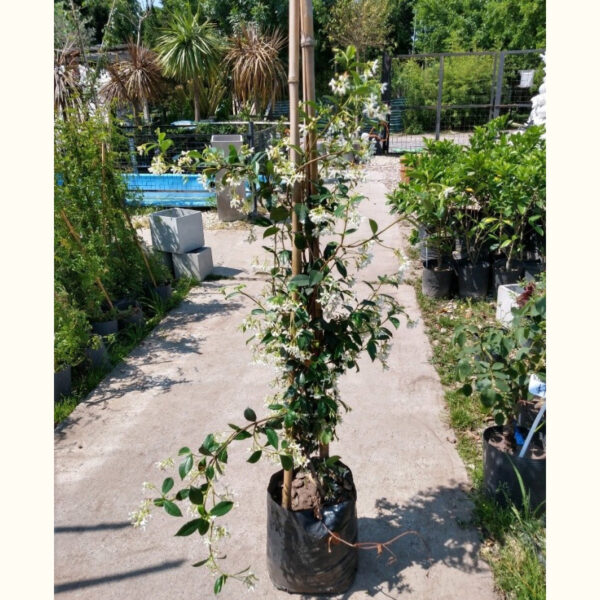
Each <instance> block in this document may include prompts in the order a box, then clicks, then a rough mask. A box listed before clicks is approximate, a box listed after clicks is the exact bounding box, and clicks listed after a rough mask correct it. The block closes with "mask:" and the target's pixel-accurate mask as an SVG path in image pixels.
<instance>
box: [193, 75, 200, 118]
mask: <svg viewBox="0 0 600 600" xmlns="http://www.w3.org/2000/svg"><path fill="white" fill-rule="evenodd" d="M192 88H193V90H194V121H199V120H200V88H199V82H198V78H197V77H194V79H192Z"/></svg>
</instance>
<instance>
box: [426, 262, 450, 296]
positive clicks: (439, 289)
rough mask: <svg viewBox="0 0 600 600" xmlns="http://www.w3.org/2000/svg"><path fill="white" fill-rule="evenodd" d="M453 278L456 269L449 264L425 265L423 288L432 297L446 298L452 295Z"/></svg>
mask: <svg viewBox="0 0 600 600" xmlns="http://www.w3.org/2000/svg"><path fill="white" fill-rule="evenodd" d="M453 279H454V270H453V269H452V268H451V267H449V266H443V267H441V268H437V267H430V266H423V275H422V277H421V290H422V291H423V294H424V295H425V296H428V297H430V298H446V297H448V296H449V295H450V289H451V287H452V281H453Z"/></svg>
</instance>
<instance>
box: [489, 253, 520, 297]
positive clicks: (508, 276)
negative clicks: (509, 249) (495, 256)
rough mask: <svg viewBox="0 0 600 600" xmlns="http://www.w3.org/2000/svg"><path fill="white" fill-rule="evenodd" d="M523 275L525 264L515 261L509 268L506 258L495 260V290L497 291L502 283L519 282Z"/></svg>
mask: <svg viewBox="0 0 600 600" xmlns="http://www.w3.org/2000/svg"><path fill="white" fill-rule="evenodd" d="M522 276H523V265H522V264H521V263H520V262H515V261H513V263H512V265H511V266H510V268H509V269H507V268H506V260H503V259H500V260H497V261H495V262H494V265H493V277H494V290H495V291H496V292H497V291H498V287H499V286H501V285H511V284H513V283H518V282H519V281H520V280H521V278H522Z"/></svg>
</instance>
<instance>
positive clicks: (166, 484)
mask: <svg viewBox="0 0 600 600" xmlns="http://www.w3.org/2000/svg"><path fill="white" fill-rule="evenodd" d="M174 485H175V482H174V481H173V478H172V477H167V478H166V479H165V480H164V481H163V484H162V493H163V494H168V493H169V492H170V491H171V488H172V487H173V486H174Z"/></svg>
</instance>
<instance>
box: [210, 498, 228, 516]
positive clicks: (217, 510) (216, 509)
mask: <svg viewBox="0 0 600 600" xmlns="http://www.w3.org/2000/svg"><path fill="white" fill-rule="evenodd" d="M232 508H233V502H230V501H229V500H223V501H222V502H219V503H218V504H215V505H214V506H213V507H212V510H211V511H210V514H211V515H212V516H213V517H222V516H223V515H226V514H227V513H228V512H229V511H230V510H231V509H232Z"/></svg>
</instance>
